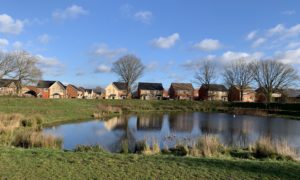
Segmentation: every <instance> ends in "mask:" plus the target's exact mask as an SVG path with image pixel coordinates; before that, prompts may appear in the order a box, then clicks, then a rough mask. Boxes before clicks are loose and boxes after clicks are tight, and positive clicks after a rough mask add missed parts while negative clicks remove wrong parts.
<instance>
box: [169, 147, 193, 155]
mask: <svg viewBox="0 0 300 180" xmlns="http://www.w3.org/2000/svg"><path fill="white" fill-rule="evenodd" d="M170 151H171V153H172V154H174V155H176V156H186V155H187V154H188V153H189V149H188V147H187V146H184V145H177V146H175V148H170Z"/></svg>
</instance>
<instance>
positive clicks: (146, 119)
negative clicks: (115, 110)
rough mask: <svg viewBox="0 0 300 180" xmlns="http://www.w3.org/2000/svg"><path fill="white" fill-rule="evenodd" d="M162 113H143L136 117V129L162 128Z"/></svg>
mask: <svg viewBox="0 0 300 180" xmlns="http://www.w3.org/2000/svg"><path fill="white" fill-rule="evenodd" d="M162 121H163V116H162V115H157V114H155V115H145V116H139V117H137V129H138V130H160V129H161V128H162Z"/></svg>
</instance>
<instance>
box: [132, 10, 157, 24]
mask: <svg viewBox="0 0 300 180" xmlns="http://www.w3.org/2000/svg"><path fill="white" fill-rule="evenodd" d="M152 17H153V15H152V12H151V11H139V12H136V13H135V14H134V18H135V19H136V20H138V21H140V22H142V23H145V24H149V23H150V22H151V19H152Z"/></svg>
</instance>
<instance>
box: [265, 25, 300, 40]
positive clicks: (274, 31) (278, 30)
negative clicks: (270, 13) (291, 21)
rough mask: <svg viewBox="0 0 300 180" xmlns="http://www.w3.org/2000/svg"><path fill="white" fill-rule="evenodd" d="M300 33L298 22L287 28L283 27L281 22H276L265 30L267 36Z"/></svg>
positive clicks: (287, 35)
mask: <svg viewBox="0 0 300 180" xmlns="http://www.w3.org/2000/svg"><path fill="white" fill-rule="evenodd" d="M299 34H300V24H296V25H294V26H291V27H289V28H287V27H285V26H284V25H283V24H278V25H276V26H275V27H273V28H270V29H269V30H268V31H267V35H268V36H275V35H281V36H284V37H291V36H297V35H299Z"/></svg>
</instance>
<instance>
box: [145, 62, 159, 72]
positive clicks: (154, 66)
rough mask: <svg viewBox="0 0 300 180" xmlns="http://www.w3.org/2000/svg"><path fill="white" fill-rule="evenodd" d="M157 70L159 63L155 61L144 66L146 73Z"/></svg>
mask: <svg viewBox="0 0 300 180" xmlns="http://www.w3.org/2000/svg"><path fill="white" fill-rule="evenodd" d="M158 68H159V63H158V62H156V61H153V62H150V63H148V64H146V70H147V71H155V70H158Z"/></svg>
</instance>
